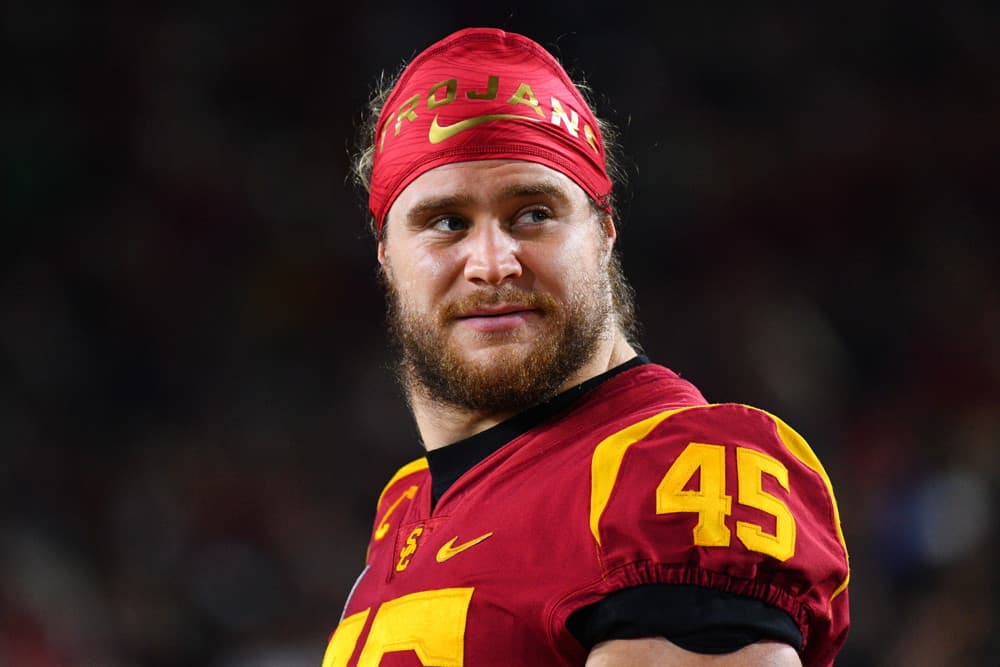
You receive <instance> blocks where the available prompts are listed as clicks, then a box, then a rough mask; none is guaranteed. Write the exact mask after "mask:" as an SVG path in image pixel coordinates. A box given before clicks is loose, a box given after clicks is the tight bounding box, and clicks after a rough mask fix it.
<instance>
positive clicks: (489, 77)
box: [368, 28, 611, 233]
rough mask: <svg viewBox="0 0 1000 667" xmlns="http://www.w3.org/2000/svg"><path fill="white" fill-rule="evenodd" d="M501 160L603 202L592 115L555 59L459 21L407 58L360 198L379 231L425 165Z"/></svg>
mask: <svg viewBox="0 0 1000 667" xmlns="http://www.w3.org/2000/svg"><path fill="white" fill-rule="evenodd" d="M499 158H511V159H515V160H528V161H530V162H537V163H539V164H543V165H545V166H547V167H551V168H553V169H556V170H557V171H560V172H562V173H563V174H565V175H566V176H568V177H569V178H571V179H573V180H574V181H575V182H576V183H577V184H578V185H579V186H580V187H581V188H583V189H584V190H585V191H586V192H587V194H589V195H590V196H591V197H592V198H593V199H594V200H595V201H596V202H598V204H599V205H601V206H602V207H604V208H608V197H609V195H610V194H611V180H610V179H609V178H608V174H607V172H606V171H605V167H604V141H603V140H602V139H601V133H600V131H599V129H598V126H597V120H596V118H594V114H593V112H591V110H590V108H589V107H588V106H587V103H586V102H585V101H584V99H583V97H582V96H581V95H580V91H578V90H577V89H576V86H574V85H573V82H572V81H571V80H570V78H569V76H568V75H567V74H566V71H565V70H564V69H563V68H562V66H561V65H560V64H559V62H558V61H557V60H556V59H555V58H554V57H553V56H552V54H550V53H549V52H548V51H546V50H545V49H544V48H543V47H542V46H541V45H539V44H538V43H536V42H534V41H532V40H530V39H528V38H527V37H524V36H523V35H518V34H515V33H510V32H504V31H503V30H498V29H495V28H467V29H465V30H460V31H458V32H456V33H453V34H451V35H449V36H448V37H446V38H444V39H443V40H441V41H439V42H437V43H436V44H433V45H432V46H430V47H428V48H427V49H425V50H424V51H423V52H422V53H420V55H418V56H417V57H416V58H414V59H413V61H412V62H411V63H410V64H409V65H408V66H407V68H406V69H405V70H404V71H403V74H402V76H401V77H400V78H399V81H398V83H397V84H396V87H395V88H394V89H393V90H392V93H391V94H390V95H389V97H388V99H387V100H386V103H385V106H384V107H383V109H382V114H381V116H379V120H378V125H377V126H376V130H375V158H374V164H373V166H372V177H371V191H370V193H369V197H368V208H369V210H370V211H371V213H372V215H373V216H374V217H375V221H376V224H377V226H378V231H379V233H381V231H382V225H383V224H384V223H385V217H386V215H387V214H388V213H389V208H390V207H391V206H392V203H393V202H394V201H395V200H396V197H398V196H399V193H400V192H402V191H403V189H404V188H405V187H406V186H407V185H409V184H410V183H411V182H412V181H413V180H414V179H415V178H417V177H418V176H420V175H421V174H422V173H424V172H425V171H428V170H430V169H433V168H434V167H439V166H441V165H443V164H449V163H452V162H464V161H467V160H490V159H499Z"/></svg>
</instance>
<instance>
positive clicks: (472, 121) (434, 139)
mask: <svg viewBox="0 0 1000 667" xmlns="http://www.w3.org/2000/svg"><path fill="white" fill-rule="evenodd" d="M493 120H530V121H532V122H536V123H537V122H541V119H540V118H531V117H530V116H522V115H520V114H516V113H491V114H486V115H485V116H473V117H472V118H466V119H465V120H460V121H458V122H456V123H452V124H451V125H438V117H437V115H435V116H434V120H432V121H431V129H430V130H428V131H427V138H428V139H429V140H430V142H431V143H432V144H439V143H441V142H442V141H444V140H445V139H451V138H452V137H454V136H455V135H456V134H458V133H460V132H465V131H466V130H468V129H471V128H473V127H475V126H476V125H482V124H483V123H489V122H490V121H493Z"/></svg>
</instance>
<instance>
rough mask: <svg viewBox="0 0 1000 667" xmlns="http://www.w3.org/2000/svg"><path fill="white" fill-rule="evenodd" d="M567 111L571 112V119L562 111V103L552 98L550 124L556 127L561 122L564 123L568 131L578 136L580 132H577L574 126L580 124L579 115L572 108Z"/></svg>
mask: <svg viewBox="0 0 1000 667" xmlns="http://www.w3.org/2000/svg"><path fill="white" fill-rule="evenodd" d="M569 111H570V113H571V114H573V116H572V120H570V117H569V116H567V115H566V112H565V111H563V107H562V104H560V103H559V100H557V99H556V98H554V97H553V98H552V124H553V125H555V126H556V127H558V126H559V125H560V124H561V123H565V124H566V129H567V130H569V133H570V134H572V135H573V136H574V137H578V136H580V134H579V132H577V130H576V128H577V127H579V125H580V116H579V114H577V113H576V111H574V110H573V109H570V110H569Z"/></svg>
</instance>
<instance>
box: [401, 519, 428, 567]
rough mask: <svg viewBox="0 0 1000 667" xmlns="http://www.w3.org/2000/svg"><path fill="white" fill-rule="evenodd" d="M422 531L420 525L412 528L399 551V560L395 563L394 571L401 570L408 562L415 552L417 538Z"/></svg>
mask: <svg viewBox="0 0 1000 667" xmlns="http://www.w3.org/2000/svg"><path fill="white" fill-rule="evenodd" d="M423 532H424V529H423V528H422V527H417V528H414V529H413V530H412V531H410V534H409V536H408V537H407V538H406V546H404V547H403V548H402V549H400V551H399V562H398V563H396V572H402V571H403V570H405V569H406V566H407V565H409V564H410V559H411V558H412V557H413V554H415V553H416V552H417V538H418V537H420V535H421V533H423Z"/></svg>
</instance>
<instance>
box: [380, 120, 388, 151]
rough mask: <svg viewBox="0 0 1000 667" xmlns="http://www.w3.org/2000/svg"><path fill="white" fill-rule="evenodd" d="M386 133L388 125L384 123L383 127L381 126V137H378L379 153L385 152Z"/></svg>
mask: <svg viewBox="0 0 1000 667" xmlns="http://www.w3.org/2000/svg"><path fill="white" fill-rule="evenodd" d="M388 131H389V123H386V124H385V125H384V126H382V136H381V137H379V140H378V150H379V152H380V153H381V152H382V151H383V150H385V135H386V132H388Z"/></svg>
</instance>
